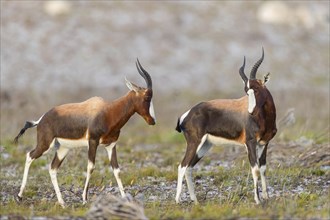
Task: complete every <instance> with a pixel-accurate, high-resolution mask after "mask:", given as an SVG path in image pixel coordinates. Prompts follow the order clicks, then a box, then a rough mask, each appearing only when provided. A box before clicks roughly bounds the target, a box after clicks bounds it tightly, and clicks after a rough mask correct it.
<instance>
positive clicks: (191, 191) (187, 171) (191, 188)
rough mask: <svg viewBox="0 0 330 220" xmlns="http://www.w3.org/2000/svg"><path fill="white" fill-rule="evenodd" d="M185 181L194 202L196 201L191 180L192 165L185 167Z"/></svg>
mask: <svg viewBox="0 0 330 220" xmlns="http://www.w3.org/2000/svg"><path fill="white" fill-rule="evenodd" d="M185 177H186V182H187V186H188V190H189V194H190V199H191V200H192V201H194V202H195V203H198V201H197V198H196V195H195V189H194V183H193V181H192V167H187V170H186V173H185Z"/></svg>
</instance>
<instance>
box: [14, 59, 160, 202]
mask: <svg viewBox="0 0 330 220" xmlns="http://www.w3.org/2000/svg"><path fill="white" fill-rule="evenodd" d="M136 67H137V70H138V72H139V74H140V75H141V76H142V77H143V78H144V80H145V81H146V83H147V88H142V87H139V86H137V85H135V84H133V83H131V82H129V81H128V80H127V79H126V85H127V87H128V88H129V89H130V91H129V92H128V93H127V94H126V95H125V96H123V97H121V98H119V99H117V100H115V101H113V102H106V101H105V100H103V99H102V98H100V97H94V98H90V99H88V100H86V101H84V102H81V103H70V104H65V105H60V106H56V107H54V108H52V109H51V110H49V111H48V112H47V113H45V114H44V115H43V116H41V118H40V119H39V120H38V121H27V122H26V124H25V126H24V128H22V130H21V131H20V133H19V134H18V135H17V137H16V138H15V142H17V140H18V138H19V137H20V136H21V135H23V134H24V132H25V130H26V129H28V128H32V127H35V126H37V146H36V147H35V149H33V150H32V151H30V152H29V153H27V154H26V162H25V168H24V174H23V181H22V185H21V188H20V191H19V193H18V195H17V197H16V200H17V201H21V200H22V195H23V191H24V188H25V185H26V182H27V177H28V172H29V167H30V165H31V163H32V162H33V161H34V160H35V159H37V158H39V157H40V156H42V155H43V154H45V153H47V152H48V151H49V150H50V149H51V148H55V149H56V154H55V157H54V159H53V161H52V163H51V164H50V166H49V174H50V177H51V181H52V183H53V186H54V189H55V192H56V196H57V199H58V202H59V203H60V205H62V206H63V207H64V206H65V203H64V201H63V198H62V195H61V192H60V188H59V186H58V183H57V177H56V174H57V170H58V168H59V167H60V165H61V163H62V162H63V159H64V158H65V157H66V155H67V153H68V152H69V151H70V149H72V148H76V147H87V148H88V165H87V177H86V182H85V187H84V191H83V194H82V198H83V202H84V203H86V201H87V193H88V183H89V179H90V177H91V174H92V172H93V170H94V166H95V155H96V150H97V147H98V146H100V145H101V146H104V147H105V149H106V151H107V153H108V157H109V160H110V164H111V167H112V168H113V172H114V175H115V178H116V180H117V183H118V187H119V190H120V193H121V195H122V196H123V197H124V196H125V192H124V188H123V184H122V182H121V179H120V178H119V172H120V169H119V167H118V162H117V155H116V142H117V139H118V137H119V134H120V129H121V128H122V127H123V126H124V125H125V123H126V122H127V121H128V120H129V118H130V117H131V116H132V115H133V114H134V113H135V112H137V113H138V114H139V115H141V116H142V117H143V118H144V120H145V121H146V122H147V123H148V124H149V125H154V124H155V123H156V118H155V113H154V108H153V104H152V100H151V99H152V81H151V77H150V75H149V74H148V72H147V71H146V70H145V69H143V67H142V66H141V64H140V62H139V60H137V61H136Z"/></svg>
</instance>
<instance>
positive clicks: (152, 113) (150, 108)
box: [149, 101, 156, 121]
mask: <svg viewBox="0 0 330 220" xmlns="http://www.w3.org/2000/svg"><path fill="white" fill-rule="evenodd" d="M149 114H150V116H151V117H152V118H153V119H154V120H155V121H156V115H155V110H154V105H153V103H152V101H151V102H150V107H149Z"/></svg>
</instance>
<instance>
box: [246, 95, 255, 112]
mask: <svg viewBox="0 0 330 220" xmlns="http://www.w3.org/2000/svg"><path fill="white" fill-rule="evenodd" d="M247 94H248V97H249V106H248V112H249V113H250V114H252V112H253V110H254V108H255V107H256V97H255V95H254V91H253V89H249V90H248V91H247Z"/></svg>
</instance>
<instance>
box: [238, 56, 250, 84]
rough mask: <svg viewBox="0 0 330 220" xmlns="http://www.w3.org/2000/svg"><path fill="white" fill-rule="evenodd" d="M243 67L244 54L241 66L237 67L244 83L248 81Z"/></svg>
mask: <svg viewBox="0 0 330 220" xmlns="http://www.w3.org/2000/svg"><path fill="white" fill-rule="evenodd" d="M244 68H245V56H244V61H243V65H242V67H241V68H239V75H241V78H242V80H243V81H244V83H246V82H247V81H248V78H247V77H246V75H245V73H244Z"/></svg>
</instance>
